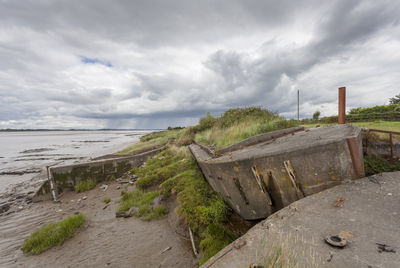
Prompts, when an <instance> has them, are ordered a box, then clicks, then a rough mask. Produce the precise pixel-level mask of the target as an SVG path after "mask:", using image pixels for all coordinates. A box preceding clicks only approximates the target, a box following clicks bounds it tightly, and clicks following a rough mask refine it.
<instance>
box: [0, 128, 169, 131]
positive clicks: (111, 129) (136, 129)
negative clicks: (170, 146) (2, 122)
mask: <svg viewBox="0 0 400 268" xmlns="http://www.w3.org/2000/svg"><path fill="white" fill-rule="evenodd" d="M146 130H148V131H157V130H166V129H161V128H157V129H146V128H133V129H127V128H125V129H119V128H101V129H75V128H71V129H12V128H7V129H0V132H25V131H146Z"/></svg>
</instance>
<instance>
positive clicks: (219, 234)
mask: <svg viewBox="0 0 400 268" xmlns="http://www.w3.org/2000/svg"><path fill="white" fill-rule="evenodd" d="M203 236H204V239H203V240H202V241H201V243H200V248H202V249H204V258H203V259H202V260H201V261H200V265H201V264H203V263H205V262H206V261H207V260H208V259H209V258H211V257H212V256H214V255H215V254H217V253H218V252H219V251H220V250H221V249H223V248H224V247H226V246H227V245H229V244H230V243H231V242H233V241H234V240H235V239H236V238H237V236H236V235H234V234H232V233H231V232H229V231H228V230H227V229H226V228H225V227H223V226H222V225H219V224H214V223H212V224H210V225H209V226H208V227H207V229H206V231H205V232H204V234H203Z"/></svg>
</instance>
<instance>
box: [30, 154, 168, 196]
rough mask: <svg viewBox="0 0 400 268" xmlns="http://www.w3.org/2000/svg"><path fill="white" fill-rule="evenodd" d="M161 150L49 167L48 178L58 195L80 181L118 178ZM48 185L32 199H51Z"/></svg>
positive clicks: (71, 188)
mask: <svg viewBox="0 0 400 268" xmlns="http://www.w3.org/2000/svg"><path fill="white" fill-rule="evenodd" d="M161 150H163V148H158V149H155V150H151V151H148V152H145V153H141V154H136V155H130V156H122V157H117V158H110V159H102V160H97V161H91V162H85V163H79V164H72V165H65V166H56V167H50V169H49V171H50V180H51V182H52V183H53V185H54V188H55V194H56V195H57V196H58V195H60V194H62V193H63V192H64V191H74V189H75V185H76V184H78V183H79V182H80V181H85V180H95V181H96V182H97V183H99V182H102V181H108V180H110V178H111V177H112V176H114V177H115V178H118V177H120V176H121V175H123V174H124V173H126V172H127V171H129V170H131V169H132V168H133V167H138V166H140V165H142V164H143V163H144V162H145V161H146V160H147V158H149V157H152V156H154V155H156V154H157V153H159V152H160V151H161ZM50 185H51V184H50V181H47V182H46V183H44V184H43V185H42V186H41V187H40V189H39V190H38V191H37V192H36V194H35V196H34V197H33V201H34V202H37V201H42V200H51V199H53V197H52V193H51V189H50V188H51V187H50Z"/></svg>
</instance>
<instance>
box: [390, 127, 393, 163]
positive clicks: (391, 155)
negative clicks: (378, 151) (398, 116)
mask: <svg viewBox="0 0 400 268" xmlns="http://www.w3.org/2000/svg"><path fill="white" fill-rule="evenodd" d="M389 140H390V161H392V162H393V139H392V133H390V134H389Z"/></svg>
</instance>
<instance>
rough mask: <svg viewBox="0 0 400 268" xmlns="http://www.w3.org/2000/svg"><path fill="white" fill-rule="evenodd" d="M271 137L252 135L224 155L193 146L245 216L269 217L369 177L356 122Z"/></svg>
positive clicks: (202, 165)
mask: <svg viewBox="0 0 400 268" xmlns="http://www.w3.org/2000/svg"><path fill="white" fill-rule="evenodd" d="M268 136H269V137H270V139H267V140H265V139H263V138H260V139H259V141H260V142H259V143H254V141H255V140H257V139H254V137H252V138H250V139H253V140H252V141H251V142H248V143H246V141H243V142H241V145H240V146H239V147H235V146H232V148H231V150H225V151H226V152H225V153H224V154H222V155H215V154H210V151H211V149H204V147H205V146H204V145H202V146H201V145H198V144H192V145H190V147H189V148H190V151H191V152H192V154H193V156H194V158H195V159H196V161H197V163H198V165H199V167H200V168H201V170H202V172H203V174H204V176H205V178H206V179H207V181H208V182H209V184H210V185H211V186H212V188H213V189H214V190H215V191H217V192H218V193H220V194H221V195H222V197H223V198H224V200H225V202H227V203H228V204H229V205H230V206H231V207H232V208H233V209H234V210H235V212H236V213H238V214H239V215H241V216H242V217H243V218H245V219H248V220H253V219H260V218H265V217H268V216H269V215H271V214H272V213H273V212H275V211H277V210H279V209H281V208H283V207H285V206H287V205H289V204H291V203H292V202H294V201H296V200H298V199H300V198H303V197H304V196H308V195H311V194H314V193H318V192H320V191H322V190H324V189H327V188H330V187H333V186H336V185H339V184H341V183H343V182H347V181H350V180H353V179H357V178H359V177H363V176H364V175H363V172H364V167H363V161H362V141H361V130H360V128H358V127H357V126H351V125H336V126H328V127H319V128H312V129H307V130H303V131H302V130H301V129H297V128H293V129H288V130H279V131H274V132H270V133H269V134H268ZM271 137H276V138H273V139H271ZM246 144H248V146H244V145H246Z"/></svg>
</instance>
